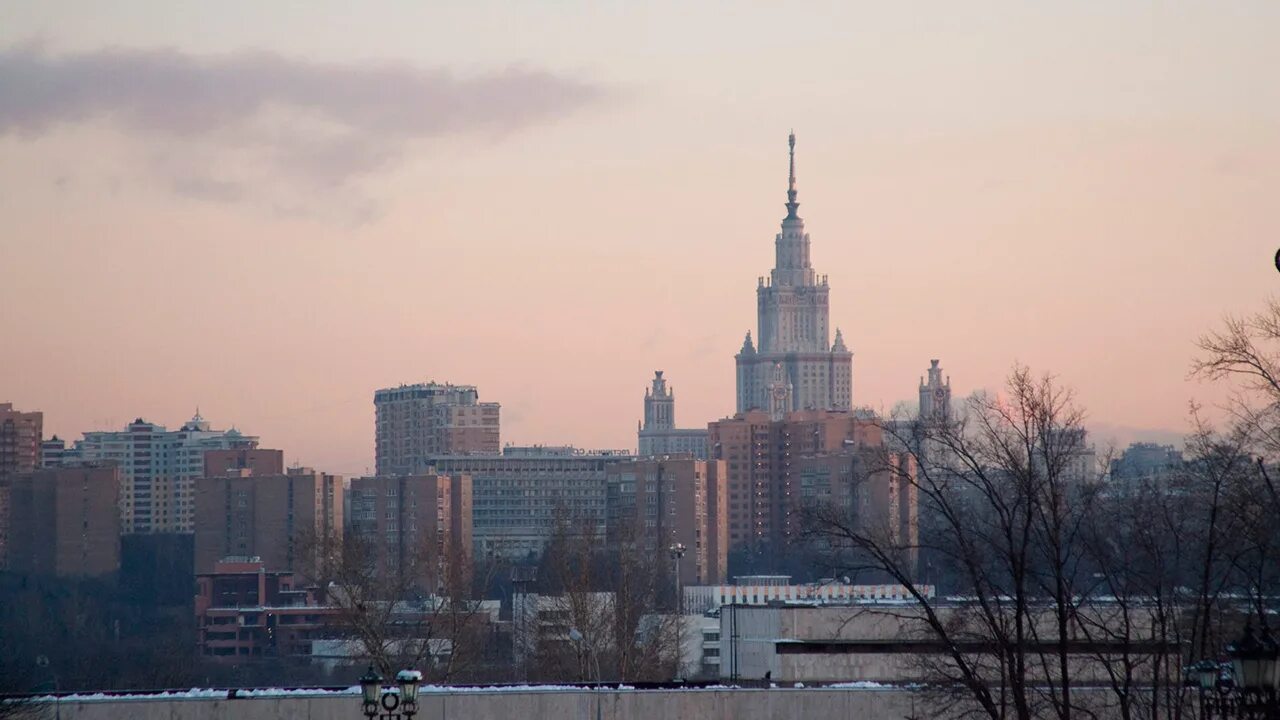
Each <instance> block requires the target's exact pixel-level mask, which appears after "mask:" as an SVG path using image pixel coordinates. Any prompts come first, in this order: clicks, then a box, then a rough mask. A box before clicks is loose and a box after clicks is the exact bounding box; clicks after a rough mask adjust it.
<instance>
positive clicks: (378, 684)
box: [360, 665, 382, 718]
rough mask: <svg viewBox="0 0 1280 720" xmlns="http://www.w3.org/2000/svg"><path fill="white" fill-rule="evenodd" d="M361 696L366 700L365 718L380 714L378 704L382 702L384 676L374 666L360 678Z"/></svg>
mask: <svg viewBox="0 0 1280 720" xmlns="http://www.w3.org/2000/svg"><path fill="white" fill-rule="evenodd" d="M360 694H361V696H363V700H364V716H365V717H369V718H371V717H373V716H374V715H377V714H378V703H379V702H380V701H381V700H382V676H381V675H379V674H378V671H377V670H374V669H373V666H372V665H370V666H369V672H367V673H365V674H364V677H362V678H360Z"/></svg>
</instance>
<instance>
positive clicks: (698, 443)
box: [637, 370, 707, 460]
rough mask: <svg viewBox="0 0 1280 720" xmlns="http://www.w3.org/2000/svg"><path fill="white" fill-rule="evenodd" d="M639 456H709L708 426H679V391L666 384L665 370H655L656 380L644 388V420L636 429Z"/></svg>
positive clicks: (654, 376)
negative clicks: (677, 411) (663, 371)
mask: <svg viewBox="0 0 1280 720" xmlns="http://www.w3.org/2000/svg"><path fill="white" fill-rule="evenodd" d="M637 435H638V440H639V450H640V452H639V455H640V457H656V456H660V455H683V454H689V455H692V456H693V457H695V458H698V459H700V460H705V459H706V458H707V431H706V429H705V428H678V427H676V394H675V391H674V390H672V389H671V388H669V387H667V381H666V379H665V378H663V377H662V371H661V370H656V371H654V373H653V384H652V386H651V387H648V388H645V391H644V421H643V422H642V423H641V424H640V426H639V429H638V431H637Z"/></svg>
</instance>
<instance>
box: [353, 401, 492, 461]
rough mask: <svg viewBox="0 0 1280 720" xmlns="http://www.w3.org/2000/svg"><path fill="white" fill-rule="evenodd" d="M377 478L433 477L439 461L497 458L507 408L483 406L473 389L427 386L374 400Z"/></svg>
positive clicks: (490, 405) (486, 404)
mask: <svg viewBox="0 0 1280 720" xmlns="http://www.w3.org/2000/svg"><path fill="white" fill-rule="evenodd" d="M373 405H374V409H375V413H376V421H375V423H376V424H375V434H374V436H375V454H376V457H375V472H376V473H377V474H378V475H379V476H389V475H414V474H420V473H425V472H428V469H429V468H430V465H431V463H430V458H431V457H432V456H434V455H469V454H473V453H491V454H492V453H497V452H498V451H499V449H500V436H499V432H500V420H499V412H500V410H501V406H500V405H499V404H498V403H496V402H480V395H479V393H478V392H477V391H476V388H475V386H473V385H450V384H442V383H434V382H433V383H421V384H417V385H401V386H399V387H393V388H383V389H381V390H378V391H376V392H375V393H374V394H373Z"/></svg>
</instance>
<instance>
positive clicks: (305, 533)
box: [194, 450, 343, 573]
mask: <svg viewBox="0 0 1280 720" xmlns="http://www.w3.org/2000/svg"><path fill="white" fill-rule="evenodd" d="M224 452H231V453H235V452H236V451H224ZM253 452H255V453H264V454H265V455H264V456H263V457H266V458H269V457H270V454H271V453H275V452H279V451H278V450H277V451H272V450H265V451H258V450H255V451H253ZM219 457H222V458H224V459H225V457H226V456H225V455H224V456H219ZM215 464H219V463H217V461H216V460H215ZM264 465H266V470H268V471H272V470H275V463H274V462H266V463H264ZM195 487H196V491H195V522H194V531H195V568H196V572H197V573H211V572H213V571H214V567H215V565H217V563H218V561H220V560H222V559H223V558H225V557H247V556H255V557H258V558H260V559H261V561H262V564H263V566H264V567H265V568H266V570H267V571H268V572H287V573H292V572H303V571H305V570H307V569H309V568H310V566H311V565H312V562H313V561H314V559H315V555H316V554H317V553H319V552H322V550H323V543H324V542H326V541H329V540H333V541H337V542H340V541H341V539H342V532H343V501H342V500H343V495H342V478H341V477H339V476H337V475H329V474H327V473H322V472H316V471H315V470H312V469H310V468H290V469H289V471H288V472H287V473H279V472H269V473H268V474H262V475H260V474H258V473H257V472H254V470H253V469H251V468H227V469H225V470H224V471H223V472H222V474H221V475H217V476H211V477H202V478H200V479H198V480H196V481H195Z"/></svg>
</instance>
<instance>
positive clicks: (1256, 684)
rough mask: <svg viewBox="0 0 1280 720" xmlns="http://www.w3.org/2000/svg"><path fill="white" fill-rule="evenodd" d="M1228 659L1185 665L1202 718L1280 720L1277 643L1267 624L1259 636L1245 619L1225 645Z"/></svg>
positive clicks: (1279, 646) (1279, 670) (1279, 652)
mask: <svg viewBox="0 0 1280 720" xmlns="http://www.w3.org/2000/svg"><path fill="white" fill-rule="evenodd" d="M1227 658H1228V659H1229V662H1217V661H1215V660H1209V659H1204V660H1201V661H1200V662H1198V663H1195V664H1194V665H1192V666H1191V667H1189V668H1188V669H1187V675H1188V681H1189V682H1194V684H1195V685H1196V686H1197V688H1198V689H1199V693H1200V714H1201V716H1202V717H1205V718H1213V717H1217V718H1223V720H1227V719H1228V718H1237V719H1239V720H1280V644H1278V643H1277V642H1276V640H1275V638H1273V637H1272V636H1271V632H1270V630H1268V629H1267V627H1266V625H1263V627H1262V634H1261V636H1259V635H1258V634H1257V633H1255V632H1254V630H1253V624H1252V622H1249V623H1246V624H1245V626H1244V633H1243V634H1242V635H1241V636H1240V638H1239V639H1238V640H1236V641H1235V642H1233V643H1231V644H1230V645H1227Z"/></svg>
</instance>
